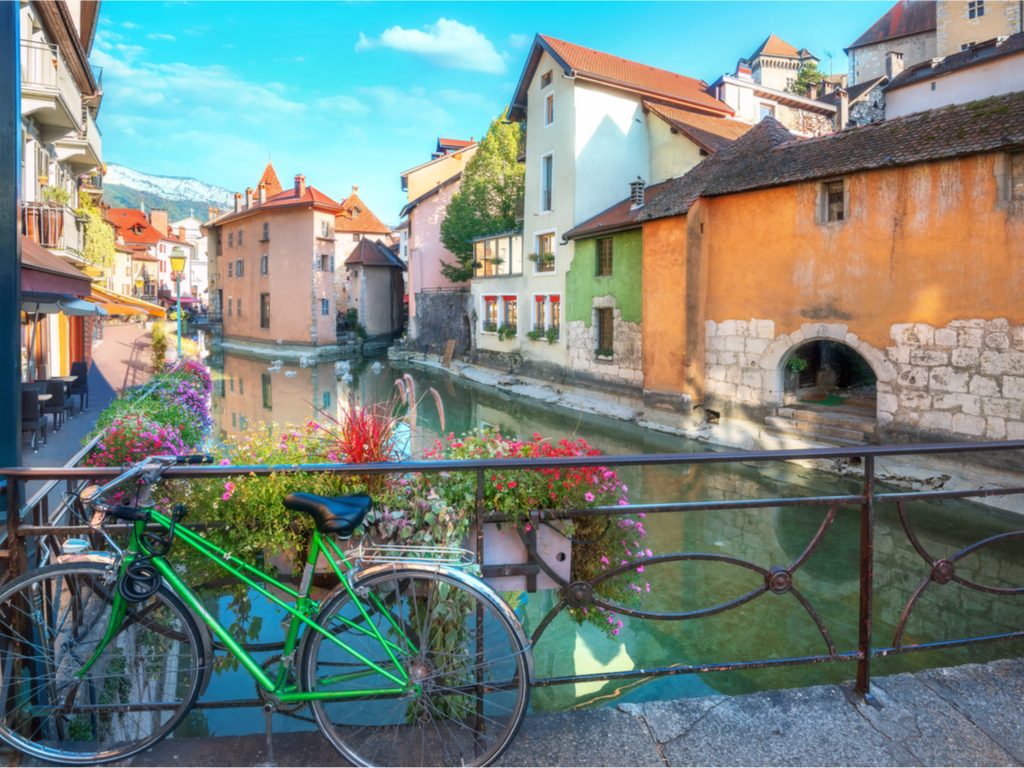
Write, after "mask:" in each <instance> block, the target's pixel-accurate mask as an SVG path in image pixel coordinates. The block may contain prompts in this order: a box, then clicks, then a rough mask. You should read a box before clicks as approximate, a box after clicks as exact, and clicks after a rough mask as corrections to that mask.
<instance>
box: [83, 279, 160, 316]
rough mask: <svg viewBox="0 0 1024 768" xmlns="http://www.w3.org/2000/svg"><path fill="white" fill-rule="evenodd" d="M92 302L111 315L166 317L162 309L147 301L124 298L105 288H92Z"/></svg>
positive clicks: (120, 294)
mask: <svg viewBox="0 0 1024 768" xmlns="http://www.w3.org/2000/svg"><path fill="white" fill-rule="evenodd" d="M91 299H92V301H93V302H95V303H96V304H99V305H100V306H102V307H103V308H104V309H105V310H107V312H108V313H110V314H111V315H149V316H150V317H167V312H166V311H165V310H164V308H163V307H158V306H157V305H156V304H150V303H149V302H148V301H142V299H136V298H133V297H131V296H125V295H124V294H123V293H118V292H117V291H108V290H107V289H106V288H98V287H97V286H95V285H93V287H92V297H91Z"/></svg>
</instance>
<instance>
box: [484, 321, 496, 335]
mask: <svg viewBox="0 0 1024 768" xmlns="http://www.w3.org/2000/svg"><path fill="white" fill-rule="evenodd" d="M484 330H485V331H487V333H497V332H498V325H497V324H496V323H484Z"/></svg>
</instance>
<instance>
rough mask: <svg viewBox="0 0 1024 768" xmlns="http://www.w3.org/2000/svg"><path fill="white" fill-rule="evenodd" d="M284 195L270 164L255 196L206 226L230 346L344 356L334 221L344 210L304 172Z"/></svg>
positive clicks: (238, 198)
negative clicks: (339, 337)
mask: <svg viewBox="0 0 1024 768" xmlns="http://www.w3.org/2000/svg"><path fill="white" fill-rule="evenodd" d="M273 189H280V183H279V182H278V181H277V174H276V173H275V172H274V169H273V166H271V165H270V164H269V163H268V165H267V169H266V170H265V171H264V174H263V178H262V179H261V180H260V182H259V183H258V184H257V189H256V192H255V193H254V192H253V190H252V188H251V187H250V188H249V189H247V190H246V191H245V196H244V198H243V196H242V194H241V193H235V205H234V210H232V211H229V212H228V213H226V214H222V215H220V216H218V217H217V218H215V219H212V220H211V221H208V222H206V224H204V225H203V229H204V231H205V232H206V235H207V238H208V240H207V243H208V250H209V255H210V290H211V293H214V294H215V295H216V298H215V300H214V306H220V307H221V317H222V320H223V324H224V337H223V344H224V346H225V347H226V348H230V349H237V350H242V351H249V352H253V353H259V354H271V355H275V356H277V355H279V356H281V357H282V358H292V359H294V358H295V357H302V356H316V357H321V358H330V357H333V356H335V355H336V354H337V353H338V346H337V336H336V331H335V313H336V305H335V299H334V284H335V250H334V248H335V231H334V227H335V219H336V217H337V216H338V214H339V213H341V212H342V207H341V206H340V205H339V204H338V203H336V202H335V201H334V200H332V199H331V198H329V197H327V195H325V194H323V193H322V192H320V191H319V190H317V189H315V188H314V187H312V186H307V185H306V177H305V176H303V175H301V174H299V175H297V176H296V177H295V183H294V185H293V186H292V187H290V188H289V189H285V190H282V191H279V192H278V193H277V194H274V195H268V191H270V190H273Z"/></svg>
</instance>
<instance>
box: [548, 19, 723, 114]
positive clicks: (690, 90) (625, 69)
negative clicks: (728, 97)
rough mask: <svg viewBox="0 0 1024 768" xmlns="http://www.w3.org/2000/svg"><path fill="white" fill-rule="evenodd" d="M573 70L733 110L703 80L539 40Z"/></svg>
mask: <svg viewBox="0 0 1024 768" xmlns="http://www.w3.org/2000/svg"><path fill="white" fill-rule="evenodd" d="M539 37H540V38H541V39H542V40H543V41H544V42H545V43H547V44H548V45H549V46H551V48H552V49H553V50H554V51H555V53H557V54H558V56H559V57H560V58H561V59H562V60H563V61H565V62H566V63H567V64H568V65H569V66H570V67H572V69H573V70H575V71H576V72H577V73H579V74H584V75H593V76H596V77H598V78H601V79H605V80H610V81H614V82H615V83H617V84H619V85H621V86H623V87H625V88H628V89H632V90H641V91H647V92H649V93H650V95H654V94H665V95H666V96H668V97H671V98H676V99H680V100H683V101H689V102H693V103H695V104H699V105H701V106H704V107H707V108H708V109H711V110H714V111H716V112H721V113H725V114H731V113H732V109H731V108H730V107H729V106H728V105H727V104H724V103H723V102H721V101H719V100H718V99H716V98H715V97H714V96H712V95H711V94H710V93H708V92H707V84H706V83H705V82H703V81H702V80H695V79H694V78H692V77H686V76H685V75H678V74H676V73H675V72H668V71H666V70H664V69H657V68H656V67H650V66H647V65H646V64H640V63H638V62H635V61H630V60H629V59H623V58H620V57H618V56H612V55H611V54H608V53H602V52H601V51H595V50H592V49H591V48H584V47H583V46H582V45H576V44H575V43H569V42H566V41H564V40H558V39H556V38H554V37H548V36H547V35H540V36H539Z"/></svg>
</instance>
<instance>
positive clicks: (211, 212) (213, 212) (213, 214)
mask: <svg viewBox="0 0 1024 768" xmlns="http://www.w3.org/2000/svg"><path fill="white" fill-rule="evenodd" d="M206 215H207V216H209V217H210V218H209V219H208V220H209V221H213V220H214V219H216V218H217V217H218V216H220V208H207V209H206Z"/></svg>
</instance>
